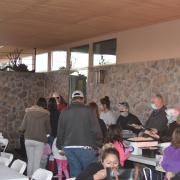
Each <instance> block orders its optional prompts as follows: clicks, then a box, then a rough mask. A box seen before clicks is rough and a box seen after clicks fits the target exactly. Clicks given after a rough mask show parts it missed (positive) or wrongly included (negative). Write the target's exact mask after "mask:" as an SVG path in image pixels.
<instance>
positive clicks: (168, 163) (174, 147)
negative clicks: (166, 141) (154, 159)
mask: <svg viewBox="0 0 180 180" xmlns="http://www.w3.org/2000/svg"><path fill="white" fill-rule="evenodd" d="M161 165H162V167H163V169H164V170H165V171H166V178H167V179H168V180H169V179H171V178H172V177H173V175H174V174H176V173H177V174H178V173H179V172H180V127H177V128H176V129H175V130H174V132H173V135H172V140H171V145H170V146H169V147H167V148H166V149H165V150H164V155H163V160H162V163H161Z"/></svg>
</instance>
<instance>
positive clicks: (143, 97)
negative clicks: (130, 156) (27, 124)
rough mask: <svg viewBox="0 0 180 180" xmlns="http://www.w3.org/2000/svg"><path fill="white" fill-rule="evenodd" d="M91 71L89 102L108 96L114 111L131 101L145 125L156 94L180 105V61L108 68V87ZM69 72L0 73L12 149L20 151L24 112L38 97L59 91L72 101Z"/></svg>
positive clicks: (1, 117) (0, 101)
mask: <svg viewBox="0 0 180 180" xmlns="http://www.w3.org/2000/svg"><path fill="white" fill-rule="evenodd" d="M98 68H99V67H96V68H90V73H89V78H88V92H87V98H88V102H90V101H95V102H98V104H99V99H100V98H102V97H104V96H105V95H107V96H109V97H110V100H111V104H112V109H113V110H114V111H117V108H116V105H117V104H118V102H120V101H128V102H129V104H130V107H131V111H132V112H133V113H135V114H136V115H137V116H138V117H139V118H140V120H141V121H142V122H144V121H145V120H146V119H147V116H148V114H149V113H150V108H149V103H150V98H151V96H152V95H153V94H155V93H161V94H162V95H163V96H164V97H166V100H167V103H168V104H169V105H173V104H177V103H180V60H179V59H169V60H162V61H161V60H160V61H152V62H143V63H133V64H122V65H114V66H104V67H101V69H105V70H106V76H105V83H104V84H96V77H95V76H96V73H95V72H96V71H97V69H98ZM68 82H69V80H68V72H67V71H55V72H49V73H45V74H43V73H17V72H0V132H3V135H4V136H5V137H7V138H8V139H9V140H10V143H9V148H11V147H16V148H17V147H19V134H18V128H19V126H20V124H21V122H22V119H23V116H24V112H25V111H24V110H25V108H27V107H30V106H31V105H32V104H34V102H35V101H36V100H37V98H38V97H40V96H44V97H46V98H48V97H50V96H51V95H52V93H53V92H54V91H57V92H58V93H59V94H61V95H62V96H63V97H65V99H66V100H67V99H68V90H69V89H68V84H69V83H68Z"/></svg>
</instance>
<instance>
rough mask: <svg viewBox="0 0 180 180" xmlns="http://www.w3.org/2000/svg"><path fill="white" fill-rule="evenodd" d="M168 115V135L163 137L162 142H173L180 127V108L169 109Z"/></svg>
mask: <svg viewBox="0 0 180 180" xmlns="http://www.w3.org/2000/svg"><path fill="white" fill-rule="evenodd" d="M166 114H167V119H168V129H167V132H166V134H165V135H164V136H162V137H161V141H162V142H167V141H171V137H172V134H173V132H174V130H175V129H176V128H177V127H180V106H176V107H174V108H169V109H167V110H166Z"/></svg>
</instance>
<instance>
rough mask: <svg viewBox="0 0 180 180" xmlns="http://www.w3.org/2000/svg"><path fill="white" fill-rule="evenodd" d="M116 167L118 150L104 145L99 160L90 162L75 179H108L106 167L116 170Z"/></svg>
mask: <svg viewBox="0 0 180 180" xmlns="http://www.w3.org/2000/svg"><path fill="white" fill-rule="evenodd" d="M118 167H119V153H118V151H117V150H116V149H115V148H112V147H109V146H108V147H107V146H104V147H103V148H102V154H101V158H100V161H99V162H95V163H92V164H90V165H89V166H88V167H87V168H86V169H85V170H84V171H82V172H81V173H80V174H79V175H78V176H77V178H76V180H108V177H107V176H108V174H107V168H112V169H115V170H117V169H118Z"/></svg>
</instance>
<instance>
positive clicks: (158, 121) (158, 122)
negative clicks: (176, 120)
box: [143, 94, 168, 139]
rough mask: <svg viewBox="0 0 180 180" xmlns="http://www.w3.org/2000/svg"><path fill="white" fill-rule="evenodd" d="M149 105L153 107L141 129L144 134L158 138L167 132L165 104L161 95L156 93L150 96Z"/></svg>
mask: <svg viewBox="0 0 180 180" xmlns="http://www.w3.org/2000/svg"><path fill="white" fill-rule="evenodd" d="M151 107H152V109H153V111H152V113H151V115H150V117H149V119H148V120H147V122H146V123H145V126H144V128H143V129H145V131H143V132H144V134H145V135H148V136H150V137H152V138H155V139H159V138H160V137H162V136H163V135H165V134H166V132H167V129H168V127H167V124H168V120H167V117H166V112H165V110H166V106H165V102H164V99H163V97H162V95H160V94H156V95H155V96H153V97H152V98H151Z"/></svg>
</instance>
